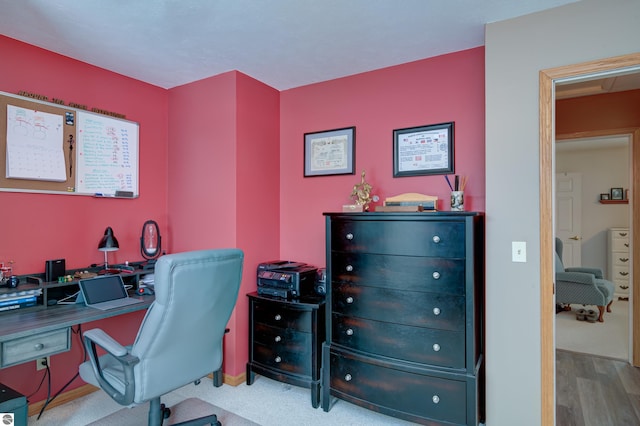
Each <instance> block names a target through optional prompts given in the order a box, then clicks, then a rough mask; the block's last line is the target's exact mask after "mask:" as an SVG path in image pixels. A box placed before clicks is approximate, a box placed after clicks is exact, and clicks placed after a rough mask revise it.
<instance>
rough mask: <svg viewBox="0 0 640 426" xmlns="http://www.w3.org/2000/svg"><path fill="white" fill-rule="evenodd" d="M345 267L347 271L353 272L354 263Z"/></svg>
mask: <svg viewBox="0 0 640 426" xmlns="http://www.w3.org/2000/svg"><path fill="white" fill-rule="evenodd" d="M344 269H346V270H347V272H351V271H353V265H347V267H346V268H344Z"/></svg>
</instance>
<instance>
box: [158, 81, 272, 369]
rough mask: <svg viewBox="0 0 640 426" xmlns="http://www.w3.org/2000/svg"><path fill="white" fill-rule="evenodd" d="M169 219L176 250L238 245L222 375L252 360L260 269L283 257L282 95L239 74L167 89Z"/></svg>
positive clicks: (243, 366)
mask: <svg viewBox="0 0 640 426" xmlns="http://www.w3.org/2000/svg"><path fill="white" fill-rule="evenodd" d="M169 105H170V106H169V110H170V113H169V140H170V147H169V153H170V158H171V162H170V163H169V182H170V183H169V217H170V218H171V232H170V234H171V235H173V238H174V241H175V245H174V247H173V248H174V249H175V250H176V251H182V250H192V249H200V248H221V247H239V248H241V249H242V250H243V251H244V253H245V262H244V273H243V282H242V286H241V289H240V295H239V297H238V302H237V304H236V308H235V310H234V313H233V315H232V317H231V319H230V321H229V324H228V327H229V329H230V332H229V334H228V335H227V336H226V337H225V349H224V351H225V367H224V372H225V373H226V374H230V375H232V376H238V375H240V374H242V373H243V372H244V371H245V365H246V362H247V358H248V347H247V346H248V340H247V330H248V311H247V309H248V307H247V305H248V303H247V299H246V297H245V294H246V293H249V292H252V291H255V289H256V278H255V276H256V275H255V274H256V273H255V271H256V268H257V264H258V263H259V262H261V261H264V260H265V259H272V258H277V257H278V246H279V228H278V200H279V196H278V191H279V186H278V178H279V175H278V161H279V158H278V151H279V149H278V141H279V139H278V114H279V111H278V106H279V93H278V92H277V91H276V90H274V89H273V88H270V87H268V86H266V85H264V84H263V83H261V82H259V81H257V80H254V79H252V78H250V77H248V76H246V75H244V74H241V73H238V72H228V73H225V74H221V75H217V76H214V77H210V78H206V79H203V80H200V81H197V82H194V83H191V84H187V85H184V86H180V87H177V88H174V89H171V90H170V98H169Z"/></svg>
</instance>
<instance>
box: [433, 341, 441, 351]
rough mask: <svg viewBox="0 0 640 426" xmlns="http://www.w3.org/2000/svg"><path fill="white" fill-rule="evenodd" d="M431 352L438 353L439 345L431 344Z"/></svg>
mask: <svg viewBox="0 0 640 426" xmlns="http://www.w3.org/2000/svg"><path fill="white" fill-rule="evenodd" d="M433 351H434V352H440V345H439V344H437V343H434V344H433Z"/></svg>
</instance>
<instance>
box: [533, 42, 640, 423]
mask: <svg viewBox="0 0 640 426" xmlns="http://www.w3.org/2000/svg"><path fill="white" fill-rule="evenodd" d="M622 70H627V71H631V70H636V71H640V54H631V55H626V56H622V57H616V58H610V59H606V60H601V61H593V62H588V63H583V64H576V65H570V66H565V67H559V68H553V69H549V70H543V71H540V97H539V111H540V221H541V226H540V276H541V277H542V279H541V283H540V293H541V294H540V301H541V303H540V309H541V315H540V318H541V320H540V321H541V324H540V338H541V402H542V407H541V411H542V422H543V424H553V423H554V419H555V416H554V412H555V346H554V315H555V303H554V296H553V294H554V293H553V292H554V279H553V277H554V265H553V250H554V248H553V195H554V194H553V188H554V186H553V180H554V170H555V167H554V161H553V160H554V156H553V149H554V140H555V135H554V129H555V125H554V124H555V123H554V121H555V117H554V111H555V96H554V93H555V84H556V82H557V81H559V80H561V79H569V78H576V77H580V76H582V77H585V76H589V75H596V74H599V73H605V72H616V71H622ZM625 130H626V131H623V132H621V133H629V134H631V135H632V142H631V144H632V151H633V152H635V153H636V155H634V156H633V159H632V167H631V169H632V182H633V187H632V188H630V189H631V192H632V196H631V197H629V198H631V200H632V201H631V202H633V200H638V199H640V198H638V197H639V196H640V160H639V159H637V158H636V157H638V155H637V153H638V152H640V128H633V129H625ZM631 227H632V230H633V229H635V230H636V232H633V236H632V247H640V215H633V219H632V224H631ZM637 252H638V250H636V251H634V252H633V254H632V268H633V270H635V271H640V256H638V254H637ZM637 275H640V274H636V276H634V277H633V278H632V281H633V283H632V304H633V310H634V312H633V315H634V317H636V318H640V315H639V311H640V291H638V289H639V286H638V281H639V280H638V278H637ZM632 347H633V359H632V363H633V365H640V330H638V329H637V328H634V329H633V331H632Z"/></svg>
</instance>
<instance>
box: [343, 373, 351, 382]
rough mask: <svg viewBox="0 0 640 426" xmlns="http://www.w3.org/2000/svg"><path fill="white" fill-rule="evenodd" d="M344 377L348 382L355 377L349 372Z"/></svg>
mask: <svg viewBox="0 0 640 426" xmlns="http://www.w3.org/2000/svg"><path fill="white" fill-rule="evenodd" d="M344 379H345V380H346V381H347V382H350V381H351V379H353V377H351V374H349V373H347V375H346V376H344Z"/></svg>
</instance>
